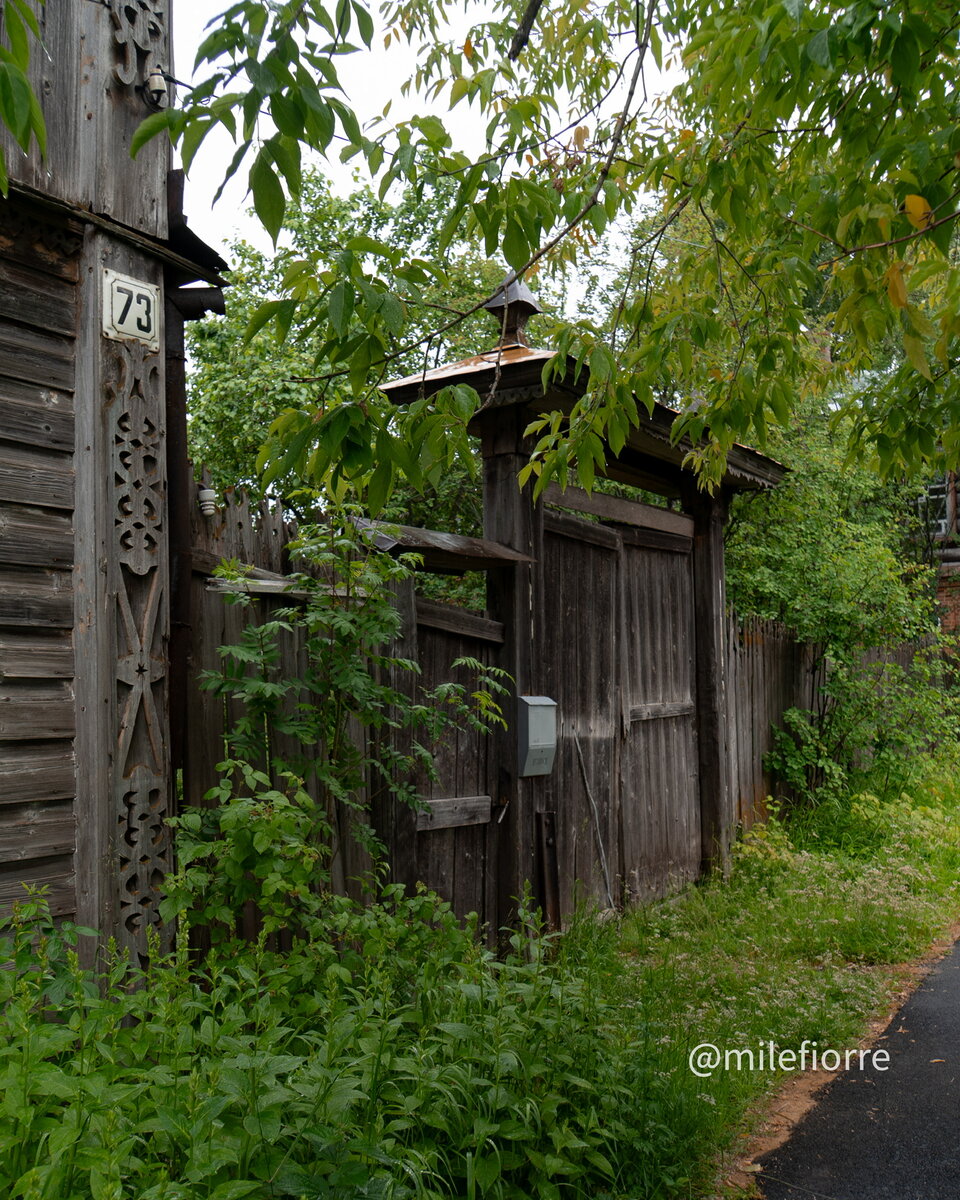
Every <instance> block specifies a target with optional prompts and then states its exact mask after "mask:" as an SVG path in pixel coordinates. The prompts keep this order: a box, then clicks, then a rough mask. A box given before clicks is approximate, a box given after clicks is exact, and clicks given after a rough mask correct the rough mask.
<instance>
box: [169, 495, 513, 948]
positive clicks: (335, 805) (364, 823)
mask: <svg viewBox="0 0 960 1200" xmlns="http://www.w3.org/2000/svg"><path fill="white" fill-rule="evenodd" d="M356 518H357V513H356V512H354V511H352V510H351V509H349V508H348V507H343V506H339V507H337V508H335V509H333V510H330V511H328V513H327V515H326V517H325V519H324V520H323V522H322V523H320V524H317V525H314V526H310V527H307V528H304V529H302V530H301V532H300V534H299V536H298V539H297V541H296V542H294V543H293V544H292V545H291V552H292V553H293V554H294V555H295V556H296V557H297V558H298V559H299V560H300V561H301V562H302V563H303V566H304V568H305V569H304V570H303V571H302V572H300V573H298V574H297V575H295V576H293V577H292V579H291V583H290V589H289V590H290V592H291V594H292V595H294V596H295V597H296V599H295V602H293V603H291V604H289V605H287V606H286V607H283V608H279V609H276V610H275V611H274V612H273V613H272V614H271V615H270V617H269V619H265V620H261V621H260V622H256V621H253V622H251V623H250V624H249V625H248V626H247V628H246V629H245V630H244V633H243V635H242V637H241V640H240V641H239V642H238V643H237V644H235V645H230V646H223V647H221V649H220V654H221V657H222V660H223V663H222V667H221V669H220V670H219V671H216V672H208V673H207V675H206V677H205V679H204V680H203V686H205V687H207V688H209V689H211V690H212V691H213V692H214V693H215V694H216V695H218V696H220V697H222V698H223V701H224V705H225V709H228V708H229V707H231V702H234V706H235V703H236V702H239V705H240V708H241V712H242V715H241V716H240V718H239V720H237V721H236V722H235V723H234V725H233V727H232V728H230V729H229V732H228V733H227V735H226V750H227V754H226V757H225V759H224V761H223V762H222V763H221V764H220V767H219V770H220V782H219V783H218V784H217V786H216V787H215V788H213V789H212V790H211V791H210V792H209V793H208V794H207V797H206V799H207V800H208V801H210V802H211V804H212V806H211V807H203V808H188V809H187V810H185V811H184V812H183V813H182V814H181V815H180V816H179V817H177V818H176V819H175V820H174V821H173V822H172V823H173V824H174V825H175V827H176V829H177V856H178V870H177V872H176V873H175V874H174V875H172V876H171V877H170V878H169V879H168V886H167V897H166V899H165V901H164V904H163V909H162V911H163V915H164V917H165V918H168V919H169V918H171V917H178V918H179V919H180V920H181V921H182V922H183V923H185V924H187V925H191V924H200V925H208V926H211V927H212V928H213V929H214V934H215V936H216V935H217V934H218V933H219V936H220V937H221V938H222V937H224V936H226V937H230V936H232V934H233V933H234V932H235V931H236V930H237V929H238V927H239V923H240V921H241V920H242V917H243V914H244V911H245V910H246V909H247V908H248V906H249V905H250V904H251V903H252V904H253V905H255V906H256V909H257V910H258V911H259V914H260V917H261V920H262V926H263V929H264V930H265V932H267V933H270V932H273V931H276V930H280V929H291V928H292V929H306V928H307V927H308V926H309V924H310V922H311V919H313V918H315V917H317V916H318V914H319V913H320V911H321V910H322V909H323V907H324V905H325V902H326V897H327V896H328V895H329V892H330V890H331V889H334V890H340V889H342V887H343V884H344V879H343V865H342V851H343V846H344V841H345V839H346V838H354V839H356V840H357V841H358V842H359V843H360V845H361V846H362V848H363V849H364V850H365V851H366V852H367V854H368V856H369V861H370V863H371V867H372V868H373V869H374V870H375V869H376V868H377V866H378V865H379V864H380V863H381V862H382V857H383V846H382V844H381V843H380V842H379V840H378V838H377V836H376V834H375V832H374V830H373V828H372V827H371V825H370V821H369V812H370V805H371V802H372V801H373V800H375V799H377V798H380V797H382V796H383V795H384V794H386V795H389V796H390V797H392V798H393V800H394V802H395V803H398V804H406V805H409V806H411V807H414V808H415V807H417V806H418V805H419V803H420V799H419V790H418V789H419V788H420V787H422V786H423V783H424V782H425V781H427V780H431V779H435V778H436V768H435V756H436V751H437V749H438V747H439V745H440V743H441V742H442V740H443V739H444V738H445V737H448V736H452V735H453V734H454V733H455V731H456V730H457V729H459V728H464V727H466V728H470V729H473V730H477V731H480V732H484V733H485V732H489V730H490V729H492V728H493V727H494V726H496V725H502V724H504V720H503V716H502V713H501V709H500V705H499V702H498V700H499V698H501V697H502V696H503V695H505V694H506V692H507V690H508V683H509V682H510V676H509V675H508V674H507V673H506V672H505V671H502V670H501V669H500V668H497V667H486V666H484V664H482V663H481V662H479V661H478V660H476V659H471V658H459V659H456V660H455V661H454V662H452V663H451V674H454V673H458V674H460V676H461V678H462V677H463V676H464V674H466V675H467V676H468V677H470V678H471V685H470V686H469V687H468V686H467V685H466V684H464V683H462V682H447V683H443V684H441V685H439V686H437V687H434V688H431V689H424V688H422V687H421V686H420V685H419V674H420V668H419V665H418V664H417V663H416V662H414V661H412V660H410V659H406V658H402V657H399V656H397V655H395V654H392V653H391V652H390V647H391V645H393V644H394V643H395V642H396V640H397V639H398V637H399V635H400V633H401V625H402V618H401V615H400V612H399V611H398V609H397V606H396V604H395V602H394V599H395V593H396V590H397V588H398V587H399V586H401V585H402V584H404V583H405V582H406V581H407V580H409V579H410V577H411V575H412V573H413V571H414V569H415V567H416V565H417V561H418V560H417V557H416V556H415V555H401V556H400V557H398V558H394V557H392V556H391V555H390V554H388V553H385V552H383V551H381V550H378V549H377V547H376V544H375V532H374V531H373V530H369V529H365V528H363V527H362V525H361V524H360V523H358V521H357V519H356ZM221 575H222V576H225V577H227V578H232V579H233V580H234V581H235V582H236V583H237V585H238V591H237V592H236V593H235V594H234V595H232V596H231V599H232V600H233V601H234V602H235V603H238V604H242V605H245V606H247V607H252V606H253V604H254V603H255V601H254V600H253V597H252V596H251V595H250V594H247V593H245V592H244V591H243V590H242V584H243V579H244V575H243V572H242V570H241V569H240V568H238V566H237V565H236V564H229V563H227V564H224V565H223V567H222V568H221ZM285 650H286V651H287V652H286V653H285ZM291 650H293V651H294V652H293V653H292V654H291V653H290V652H289V651H291ZM290 662H296V663H297V667H298V670H297V672H296V673H295V674H287V673H285V663H287V664H288V663H290Z"/></svg>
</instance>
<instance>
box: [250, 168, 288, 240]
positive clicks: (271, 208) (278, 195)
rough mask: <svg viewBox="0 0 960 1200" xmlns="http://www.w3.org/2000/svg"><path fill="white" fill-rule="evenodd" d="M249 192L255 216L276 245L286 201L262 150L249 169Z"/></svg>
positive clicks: (275, 174)
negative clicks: (251, 196) (251, 193)
mask: <svg viewBox="0 0 960 1200" xmlns="http://www.w3.org/2000/svg"><path fill="white" fill-rule="evenodd" d="M250 190H251V191H252V192H253V207H254V209H255V210H256V214H257V216H258V217H259V218H260V220H261V222H262V223H263V227H264V229H266V231H267V233H269V234H270V236H271V237H272V238H273V242H274V245H276V242H277V238H278V237H279V236H280V230H281V229H282V228H283V216H284V213H285V212H286V208H287V201H286V197H285V196H284V194H283V187H282V185H281V183H280V180H279V178H278V177H277V173H276V171H274V169H273V167H272V166H271V165H270V161H269V159H268V158H267V154H266V152H265V151H264V150H261V151H260V153H259V154H258V155H257V157H256V158H255V159H254V162H253V166H252V167H251V168H250Z"/></svg>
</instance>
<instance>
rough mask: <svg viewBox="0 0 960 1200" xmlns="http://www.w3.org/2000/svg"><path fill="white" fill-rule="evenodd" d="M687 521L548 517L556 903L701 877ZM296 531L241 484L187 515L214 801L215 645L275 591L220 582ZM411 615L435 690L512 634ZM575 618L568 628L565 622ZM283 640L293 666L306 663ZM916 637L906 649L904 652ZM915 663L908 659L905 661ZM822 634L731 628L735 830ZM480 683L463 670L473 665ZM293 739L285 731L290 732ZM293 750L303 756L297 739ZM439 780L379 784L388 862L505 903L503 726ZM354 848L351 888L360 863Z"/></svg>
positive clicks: (415, 648)
mask: <svg viewBox="0 0 960 1200" xmlns="http://www.w3.org/2000/svg"><path fill="white" fill-rule="evenodd" d="M674 524H675V525H676V530H675V531H674V532H669V531H664V530H659V531H656V536H654V534H653V533H651V532H650V531H649V530H648V531H646V532H644V531H643V530H642V529H636V528H634V529H629V528H618V529H613V528H609V527H607V526H603V525H600V524H597V523H596V522H588V521H584V520H581V519H578V518H577V517H575V516H573V515H571V514H570V513H569V512H567V513H561V512H555V511H554V512H549V511H548V512H547V513H546V515H545V517H544V526H543V528H544V535H543V545H542V562H541V564H540V567H539V569H541V570H542V571H543V573H544V577H543V581H542V594H543V596H544V597H545V598H546V600H545V608H544V611H543V612H542V614H541V615H540V617H539V619H538V623H537V629H538V631H539V632H538V634H537V640H536V644H535V646H534V647H533V650H534V656H535V657H536V658H537V659H539V660H540V661H541V663H542V667H541V668H540V669H538V671H537V674H536V676H535V677H534V678H535V682H536V688H537V691H540V692H542V693H543V694H546V695H550V696H553V697H554V698H556V699H557V700H558V702H559V705H560V707H559V711H560V713H561V717H560V727H559V744H558V754H557V763H556V766H555V768H554V771H553V772H552V773H551V775H550V776H549V777H545V778H543V779H541V780H534V781H532V782H533V783H535V784H536V785H537V787H538V789H539V790H538V792H537V795H536V800H537V802H536V811H535V813H534V816H535V841H536V843H537V846H536V854H535V862H536V866H535V870H534V871H533V875H534V878H532V880H531V882H532V883H533V884H534V886H535V888H536V890H537V893H538V898H539V899H540V900H541V902H544V903H547V904H550V905H552V906H553V908H554V910H555V912H554V915H555V917H556V918H557V919H558V920H562V919H563V918H564V917H565V916H567V915H568V914H569V913H570V911H571V910H572V908H573V906H574V904H575V903H576V901H577V899H578V898H581V897H582V898H589V899H593V900H595V901H598V902H600V903H601V904H607V903H610V902H611V901H612V902H613V903H614V904H620V903H623V902H630V901H637V900H643V899H648V898H650V897H653V896H656V895H660V894H663V893H664V892H665V891H667V890H669V889H671V888H672V887H675V886H677V885H679V884H682V883H684V882H687V881H689V880H692V879H695V878H696V877H697V875H698V874H699V871H700V864H701V848H702V847H701V842H700V824H699V801H698V794H697V793H698V774H697V725H696V720H695V713H696V687H697V681H696V675H695V670H694V655H695V646H694V643H695V639H696V633H697V631H696V628H695V622H694V616H693V608H692V599H691V576H690V571H691V559H690V553H689V547H688V542H689V539H685V536H684V532H685V531H684V528H683V527H682V522H681V520H679V519H675V520H674ZM290 534H291V530H290V529H289V527H287V526H286V525H285V524H284V522H283V520H282V518H281V517H280V515H279V514H278V513H277V512H276V511H269V510H266V509H263V508H261V509H259V510H252V509H251V507H250V505H249V504H248V502H247V501H246V500H245V499H243V498H242V497H228V498H227V501H226V502H225V504H223V505H222V506H221V507H220V508H219V510H218V512H217V514H216V516H215V517H213V518H205V517H203V516H202V515H200V512H199V509H198V510H197V512H196V513H195V515H194V516H193V553H192V577H191V586H190V596H189V604H188V611H187V612H186V613H185V614H184V615H185V616H186V617H187V619H188V624H189V643H188V647H187V652H186V676H187V678H186V684H185V689H184V691H183V692H182V695H183V697H184V700H183V703H182V704H180V705H178V704H176V703H175V704H174V707H173V712H174V717H175V718H178V719H179V722H180V726H181V746H182V754H181V761H180V763H179V765H180V766H181V768H182V797H183V801H184V802H185V803H188V804H200V803H203V797H204V795H205V793H206V792H207V790H208V789H209V788H210V787H212V786H213V785H214V784H215V783H216V782H217V772H216V765H217V763H218V762H219V761H220V760H221V759H222V757H223V754H224V740H223V735H224V729H225V727H226V725H227V723H229V722H233V721H235V720H236V718H237V717H238V716H239V711H238V710H237V709H236V707H235V706H234V705H231V704H224V702H223V701H222V700H220V699H219V698H217V697H215V696H214V695H213V693H211V692H210V691H207V690H204V689H203V688H201V687H200V686H199V680H200V677H201V675H202V673H203V672H204V671H207V670H216V669H217V667H218V666H219V664H220V656H219V654H218V647H219V646H221V645H224V644H229V643H232V642H237V641H239V640H240V637H241V633H242V630H243V627H244V625H245V624H246V623H248V622H249V621H250V620H251V619H254V620H257V619H264V618H265V617H268V616H269V614H270V613H271V612H272V611H273V610H274V609H275V608H276V607H277V606H278V605H279V604H285V603H287V600H286V599H285V598H283V597H282V596H281V597H279V598H278V597H276V596H274V597H269V596H268V597H262V598H258V599H257V600H256V601H255V603H254V605H253V606H252V607H251V608H243V607H240V606H236V605H231V604H228V603H226V602H225V598H224V596H223V594H222V593H220V592H218V591H216V590H213V589H212V588H211V587H210V576H211V574H212V572H213V570H214V568H215V567H216V565H217V563H218V562H219V561H220V559H221V558H235V559H239V560H241V561H242V562H245V563H248V564H256V567H257V571H256V574H257V576H259V577H260V578H263V579H269V578H271V577H273V578H277V577H282V576H283V575H284V574H285V573H286V572H287V571H289V569H290V563H289V560H288V555H287V551H286V542H287V540H288V539H289V537H290ZM397 604H398V606H399V607H400V610H401V612H402V614H403V616H404V633H403V638H402V641H401V643H400V644H398V645H397V646H396V647H395V650H396V652H397V653H398V654H401V655H402V656H404V657H408V658H412V659H414V660H416V661H417V662H418V663H419V664H420V668H421V672H422V674H421V682H422V686H423V687H424V688H431V687H434V686H436V685H437V684H439V683H441V682H444V681H445V680H448V679H450V678H451V663H452V662H453V661H454V660H455V659H457V658H460V657H463V656H469V657H471V658H475V659H478V660H480V661H481V662H482V663H484V664H485V665H487V666H495V665H498V664H499V662H500V661H501V652H502V649H503V646H504V642H505V639H506V637H507V636H508V631H507V630H506V628H505V626H504V625H503V624H502V623H501V622H499V621H495V620H491V619H490V618H489V617H486V616H482V615H479V614H476V613H471V612H468V611H466V610H464V609H460V608H456V607H453V606H451V605H447V604H437V603H435V602H432V601H428V600H425V599H424V598H423V597H420V596H417V595H416V594H415V591H414V587H413V582H412V581H411V582H410V583H408V584H404V585H402V586H401V587H400V589H399V591H398V594H397ZM558 630H565V631H566V635H565V637H564V638H563V640H562V644H558V643H557V638H556V632H557V631H558ZM299 653H300V652H299V650H298V649H297V647H296V646H295V645H294V644H293V643H292V642H288V643H287V645H286V646H285V647H284V648H283V655H284V659H283V661H282V662H281V664H280V671H281V673H283V674H286V675H289V676H293V675H296V674H298V673H299V671H300V670H301V668H302V663H301V662H300V659H299V657H298V656H299ZM905 653H906V652H905ZM904 661H906V659H904ZM824 671H825V666H824V661H823V656H822V654H821V652H820V649H819V647H816V646H811V645H807V644H803V643H799V642H797V640H796V639H795V638H793V637H792V636H791V634H790V633H789V631H788V630H786V629H785V628H784V627H783V626H781V625H778V624H776V623H773V622H761V621H747V622H740V621H738V620H737V619H736V618H735V617H733V616H731V617H730V618H729V619H728V621H727V626H726V712H727V721H726V730H725V738H726V754H727V759H726V761H727V764H728V778H727V784H728V787H727V794H728V795H729V797H730V799H729V804H730V806H731V812H730V813H729V814H728V821H729V824H730V826H731V827H735V826H737V825H742V826H749V825H750V824H751V823H752V822H753V821H754V820H755V819H757V818H758V817H760V816H762V815H763V813H764V808H765V799H766V797H767V796H768V795H769V794H770V793H771V791H772V790H773V788H774V782H773V781H772V780H771V778H770V776H769V774H768V773H767V772H766V771H765V769H764V765H763V764H764V757H765V755H766V754H767V753H768V752H769V751H770V750H771V748H772V745H773V730H774V728H775V727H777V726H779V725H781V724H782V715H783V713H784V711H785V710H786V709H788V708H792V707H796V708H804V709H813V708H816V707H817V706H818V705H819V704H821V703H822V693H821V686H822V684H823V681H824ZM463 679H464V682H467V678H466V676H464V677H463ZM279 749H280V750H281V752H282V751H283V747H282V746H281V747H279ZM289 750H290V751H291V752H293V753H295V751H296V748H295V747H294V746H292V745H291V746H290V747H289ZM437 768H438V776H439V777H438V780H437V781H436V782H434V783H427V782H426V781H422V782H423V783H424V790H423V794H424V798H425V800H426V802H427V807H426V810H425V811H424V812H420V813H415V812H413V811H412V810H409V809H407V808H406V807H403V806H398V805H397V804H396V803H393V802H391V801H390V800H389V799H388V798H385V797H379V798H378V797H376V796H374V797H372V799H371V816H372V821H373V824H374V826H375V828H376V829H377V831H378V833H379V835H380V836H381V838H382V839H383V840H384V842H385V843H386V845H387V846H388V848H389V852H390V859H391V866H392V870H393V874H394V877H395V878H396V879H398V880H400V881H402V882H404V883H406V884H408V885H409V886H414V885H415V884H416V883H417V882H423V883H425V884H427V885H428V886H430V887H433V888H435V889H436V890H437V891H438V892H440V893H441V895H443V896H444V897H446V898H447V899H449V900H450V901H451V902H452V904H453V906H454V908H455V910H456V911H457V912H458V913H459V914H461V915H462V914H466V913H468V912H476V913H478V914H479V916H480V918H481V920H482V921H486V922H488V923H490V924H491V925H493V924H494V923H495V922H497V921H498V920H499V919H500V918H501V917H502V898H501V897H499V896H498V873H499V872H500V870H501V868H502V863H503V861H504V858H505V857H506V856H508V855H509V854H510V852H511V847H510V845H509V844H507V839H506V837H505V831H504V828H503V825H504V821H503V818H504V816H505V810H504V808H503V806H502V803H501V797H500V796H499V794H498V782H497V762H496V752H495V743H494V742H493V740H492V739H489V738H485V737H483V736H480V735H478V734H476V733H474V732H473V731H470V730H465V731H462V732H461V733H459V734H458V735H457V736H455V737H453V738H451V739H450V740H448V741H447V742H446V743H445V744H443V745H442V746H440V747H439V748H438V754H437ZM365 865H366V864H365V862H364V861H363V859H362V856H360V855H359V854H358V852H356V851H355V850H352V849H351V848H350V847H348V846H346V845H345V846H344V852H343V856H342V861H341V862H340V864H339V867H338V872H337V873H338V875H339V876H340V884H341V886H346V887H347V888H348V890H349V880H350V878H351V876H353V875H355V874H356V873H358V872H360V871H361V870H362V869H363V867H364V866H365Z"/></svg>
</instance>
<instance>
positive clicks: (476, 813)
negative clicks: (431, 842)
mask: <svg viewBox="0 0 960 1200" xmlns="http://www.w3.org/2000/svg"><path fill="white" fill-rule="evenodd" d="M426 805H427V807H426V810H425V811H422V812H418V813H417V831H418V832H419V833H422V832H424V831H425V830H431V829H455V828H457V827H459V826H461V825H485V824H487V822H488V821H489V820H490V806H491V801H490V797H489V796H456V797H451V798H450V799H446V800H427V801H426Z"/></svg>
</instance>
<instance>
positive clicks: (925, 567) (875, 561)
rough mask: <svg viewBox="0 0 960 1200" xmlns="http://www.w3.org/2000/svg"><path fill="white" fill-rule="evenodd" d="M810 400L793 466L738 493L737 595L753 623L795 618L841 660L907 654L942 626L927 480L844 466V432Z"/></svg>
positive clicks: (783, 451)
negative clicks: (931, 559) (926, 520)
mask: <svg viewBox="0 0 960 1200" xmlns="http://www.w3.org/2000/svg"><path fill="white" fill-rule="evenodd" d="M829 417H830V414H829V412H827V411H825V406H824V405H823V403H822V402H820V401H817V400H807V401H805V402H804V404H803V405H802V406H801V408H800V410H799V411H797V412H796V413H794V415H793V419H792V420H791V423H790V425H789V426H788V427H786V428H779V427H778V428H777V429H775V430H773V431H771V439H770V440H771V442H772V443H774V445H773V447H772V449H773V450H774V452H775V453H776V456H777V457H778V458H779V459H780V460H781V461H783V462H785V463H786V464H787V465H788V466H789V467H790V473H789V474H788V476H787V478H786V480H785V481H784V482H783V483H782V484H781V485H780V486H779V487H777V488H775V489H773V490H772V491H770V492H764V493H756V492H754V493H749V494H747V495H743V496H738V497H737V498H736V500H735V502H734V507H733V512H732V516H731V521H730V523H729V525H728V528H727V532H726V542H727V553H726V563H727V580H728V591H727V596H728V599H729V601H730V603H731V604H732V606H733V607H734V608H735V609H736V610H737V612H738V613H739V614H740V615H741V616H758V617H761V618H764V619H768V620H770V619H772V620H780V621H783V622H784V623H785V624H786V625H787V626H788V627H789V628H791V629H793V630H794V631H795V632H796V633H797V634H798V635H799V637H800V638H801V639H802V640H804V641H808V642H813V643H818V644H820V645H821V646H822V647H823V648H824V652H825V653H827V654H828V655H830V656H831V657H832V658H833V659H835V660H843V661H847V662H858V661H859V659H860V656H861V655H862V653H863V651H864V650H871V649H896V648H897V647H899V646H900V645H901V644H902V643H903V642H904V641H905V640H906V641H909V640H910V639H919V638H923V637H924V636H926V635H928V634H929V633H930V632H931V631H932V630H933V628H934V626H935V619H934V605H933V599H934V596H933V591H934V580H935V572H934V571H933V569H932V568H931V567H930V566H929V564H928V562H926V561H925V559H926V557H927V554H928V551H929V546H928V544H927V541H926V539H925V538H924V536H923V535H924V529H923V522H922V519H921V518H922V515H923V514H922V513H921V509H920V506H919V505H918V503H917V501H918V500H919V498H920V496H921V494H922V489H921V487H920V486H919V485H917V484H913V485H911V484H908V483H903V482H897V483H894V482H886V483H883V482H881V481H880V480H879V479H878V478H877V476H876V474H875V473H874V472H872V471H871V470H870V469H869V468H868V467H866V466H864V465H862V464H852V465H851V464H849V463H846V462H845V461H844V453H843V440H844V432H845V431H844V430H843V429H842V427H841V428H840V429H836V428H835V426H836V419H834V421H833V423H832V424H833V425H834V428H831V421H830V419H829Z"/></svg>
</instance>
